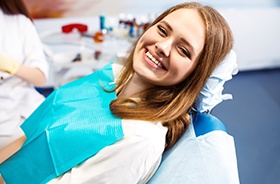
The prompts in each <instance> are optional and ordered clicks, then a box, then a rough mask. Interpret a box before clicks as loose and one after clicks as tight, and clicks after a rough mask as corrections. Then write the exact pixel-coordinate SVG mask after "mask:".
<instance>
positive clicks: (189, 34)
mask: <svg viewBox="0 0 280 184" xmlns="http://www.w3.org/2000/svg"><path fill="white" fill-rule="evenodd" d="M162 21H164V22H167V23H168V24H169V25H170V26H171V27H172V30H173V32H174V33H175V34H176V35H178V36H179V37H180V38H183V39H185V40H187V41H188V42H189V43H190V44H191V45H192V46H193V48H194V52H195V55H196V56H197V55H199V53H200V51H201V50H202V48H203V46H204V41H205V23H204V20H203V19H202V17H201V15H200V14H199V12H198V11H197V10H195V9H187V8H182V9H178V10H175V11H174V12H172V13H170V14H168V15H167V16H166V17H164V18H163V19H162Z"/></svg>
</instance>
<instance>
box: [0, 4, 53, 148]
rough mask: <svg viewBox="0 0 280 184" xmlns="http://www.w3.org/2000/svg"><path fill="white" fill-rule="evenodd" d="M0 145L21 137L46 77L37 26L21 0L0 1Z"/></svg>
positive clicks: (46, 69)
mask: <svg viewBox="0 0 280 184" xmlns="http://www.w3.org/2000/svg"><path fill="white" fill-rule="evenodd" d="M0 22H1V30H0V40H1V41H0V148H2V147H4V146H5V145H7V144H8V143H10V142H12V141H13V140H15V139H17V138H19V137H21V136H22V135H24V134H23V132H22V131H21V129H20V124H21V123H22V122H23V121H24V120H25V119H26V118H27V117H28V116H29V115H30V114H31V113H32V112H33V111H34V110H35V109H36V108H37V107H38V106H39V105H40V103H41V102H42V101H43V100H44V97H43V96H42V95H41V94H39V93H38V92H37V91H36V90H35V89H34V86H44V85H45V84H46V82H47V77H48V70H49V69H48V62H47V60H46V58H45V55H44V52H43V48H42V44H41V41H40V39H39V36H38V34H37V32H36V28H35V26H34V25H33V23H32V21H31V20H30V19H29V17H28V12H27V10H26V8H25V6H24V4H23V2H22V1H21V0H11V1H6V0H0Z"/></svg>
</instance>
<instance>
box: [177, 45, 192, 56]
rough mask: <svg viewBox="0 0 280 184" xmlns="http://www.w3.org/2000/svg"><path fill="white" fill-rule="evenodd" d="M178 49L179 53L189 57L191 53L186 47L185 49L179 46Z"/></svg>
mask: <svg viewBox="0 0 280 184" xmlns="http://www.w3.org/2000/svg"><path fill="white" fill-rule="evenodd" d="M179 50H180V52H181V54H183V55H184V56H186V57H188V58H189V59H191V54H190V53H189V51H188V50H187V49H185V48H184V47H179Z"/></svg>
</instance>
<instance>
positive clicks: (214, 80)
mask: <svg viewBox="0 0 280 184" xmlns="http://www.w3.org/2000/svg"><path fill="white" fill-rule="evenodd" d="M237 73H238V65H237V57H236V53H235V52H234V51H233V50H231V51H230V52H229V53H228V55H227V56H226V58H225V59H224V60H223V61H222V62H221V63H220V64H219V65H218V66H217V68H216V69H215V70H214V71H213V73H212V74H211V76H210V77H209V79H208V80H207V82H206V83H205V85H204V87H203V88H202V90H201V91H200V94H199V96H198V99H197V101H196V106H195V109H196V110H197V111H198V112H210V111H211V110H212V109H213V108H214V107H215V106H216V105H218V104H219V103H221V102H222V101H223V100H228V99H232V95H231V94H222V92H223V89H224V84H225V82H226V81H228V80H230V79H232V76H233V75H236V74H237Z"/></svg>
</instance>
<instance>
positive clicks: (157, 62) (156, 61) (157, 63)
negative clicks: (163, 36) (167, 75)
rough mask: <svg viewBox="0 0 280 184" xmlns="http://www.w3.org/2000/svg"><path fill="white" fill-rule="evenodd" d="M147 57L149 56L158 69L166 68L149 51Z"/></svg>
mask: <svg viewBox="0 0 280 184" xmlns="http://www.w3.org/2000/svg"><path fill="white" fill-rule="evenodd" d="M146 56H147V57H148V58H149V59H150V60H151V61H152V62H153V63H154V64H156V65H157V66H158V67H160V68H164V67H163V65H162V64H161V63H160V62H159V61H158V60H157V59H156V58H154V56H152V54H151V53H150V52H149V51H147V52H146Z"/></svg>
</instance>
